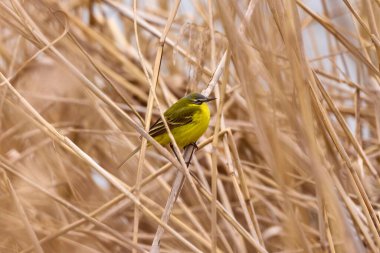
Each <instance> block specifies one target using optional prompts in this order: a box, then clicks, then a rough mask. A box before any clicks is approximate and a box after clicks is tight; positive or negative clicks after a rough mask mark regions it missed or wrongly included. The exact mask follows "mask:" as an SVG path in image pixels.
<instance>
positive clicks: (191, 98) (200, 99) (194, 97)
mask: <svg viewBox="0 0 380 253" xmlns="http://www.w3.org/2000/svg"><path fill="white" fill-rule="evenodd" d="M186 99H187V100H188V102H189V103H191V104H196V105H201V104H202V103H207V102H209V101H212V100H215V99H216V98H208V97H205V96H203V95H202V94H199V93H191V94H190V95H188V96H186Z"/></svg>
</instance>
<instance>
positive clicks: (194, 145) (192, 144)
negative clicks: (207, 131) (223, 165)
mask: <svg viewBox="0 0 380 253" xmlns="http://www.w3.org/2000/svg"><path fill="white" fill-rule="evenodd" d="M189 145H191V146H193V147H194V149H196V151H198V149H199V147H198V145H197V143H196V142H192V143H190V144H189Z"/></svg>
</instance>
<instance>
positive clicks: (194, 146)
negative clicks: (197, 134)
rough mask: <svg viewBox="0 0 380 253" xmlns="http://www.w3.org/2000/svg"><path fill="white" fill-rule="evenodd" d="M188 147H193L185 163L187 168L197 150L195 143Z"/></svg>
mask: <svg viewBox="0 0 380 253" xmlns="http://www.w3.org/2000/svg"><path fill="white" fill-rule="evenodd" d="M189 146H193V150H192V151H191V155H190V158H189V160H188V161H187V162H186V165H187V167H189V165H190V162H191V159H192V158H193V155H194V152H195V151H197V150H198V146H197V143H196V142H192V143H190V144H189Z"/></svg>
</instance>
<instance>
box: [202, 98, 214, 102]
mask: <svg viewBox="0 0 380 253" xmlns="http://www.w3.org/2000/svg"><path fill="white" fill-rule="evenodd" d="M215 99H216V98H206V99H205V100H204V102H210V101H212V100H215Z"/></svg>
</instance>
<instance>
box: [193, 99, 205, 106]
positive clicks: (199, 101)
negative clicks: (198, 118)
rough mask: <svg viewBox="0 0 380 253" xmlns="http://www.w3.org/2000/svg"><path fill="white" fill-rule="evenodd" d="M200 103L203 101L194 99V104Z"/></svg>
mask: <svg viewBox="0 0 380 253" xmlns="http://www.w3.org/2000/svg"><path fill="white" fill-rule="evenodd" d="M202 103H203V101H201V100H198V99H194V104H197V105H201V104H202Z"/></svg>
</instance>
